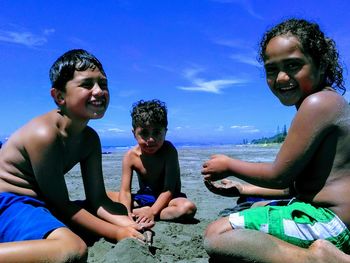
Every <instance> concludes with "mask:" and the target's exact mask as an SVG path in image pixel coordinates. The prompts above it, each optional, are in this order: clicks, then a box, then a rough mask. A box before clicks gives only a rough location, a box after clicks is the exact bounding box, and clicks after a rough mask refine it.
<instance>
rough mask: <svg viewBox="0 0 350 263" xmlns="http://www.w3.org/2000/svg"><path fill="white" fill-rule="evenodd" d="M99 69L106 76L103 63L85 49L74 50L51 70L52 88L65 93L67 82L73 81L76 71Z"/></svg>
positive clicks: (56, 62) (58, 60)
mask: <svg viewBox="0 0 350 263" xmlns="http://www.w3.org/2000/svg"><path fill="white" fill-rule="evenodd" d="M96 67H97V68H98V69H99V70H100V71H101V73H102V74H103V75H104V76H106V73H105V71H104V70H103V67H102V64H101V62H100V61H99V60H98V59H97V58H96V57H95V56H94V55H92V54H91V53H89V52H87V51H86V50H84V49H72V50H70V51H67V52H66V53H64V54H63V55H62V56H60V57H59V58H58V59H57V60H56V61H55V62H54V63H53V65H52V66H51V68H50V72H49V75H50V80H51V86H52V87H53V88H55V89H58V90H61V91H65V87H66V83H67V81H69V80H71V79H73V75H74V71H76V70H78V71H84V70H87V69H88V68H91V69H94V68H96Z"/></svg>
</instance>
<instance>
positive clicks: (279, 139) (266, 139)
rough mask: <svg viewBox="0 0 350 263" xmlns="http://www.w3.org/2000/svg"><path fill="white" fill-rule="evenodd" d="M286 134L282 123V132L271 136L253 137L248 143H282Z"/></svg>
mask: <svg viewBox="0 0 350 263" xmlns="http://www.w3.org/2000/svg"><path fill="white" fill-rule="evenodd" d="M277 130H279V129H277ZM286 136H287V128H286V125H284V127H283V131H282V132H277V134H276V135H274V136H272V137H263V138H260V139H254V140H252V141H251V142H250V143H251V144H266V143H282V142H284V140H285V138H286Z"/></svg>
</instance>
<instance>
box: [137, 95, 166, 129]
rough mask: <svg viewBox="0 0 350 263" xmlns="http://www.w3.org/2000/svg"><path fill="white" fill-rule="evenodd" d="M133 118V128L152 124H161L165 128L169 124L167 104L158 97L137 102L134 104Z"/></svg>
mask: <svg viewBox="0 0 350 263" xmlns="http://www.w3.org/2000/svg"><path fill="white" fill-rule="evenodd" d="M131 118H132V127H133V129H136V128H137V127H147V126H150V125H159V126H161V127H164V128H167V126H168V117H167V108H166V105H165V103H164V102H162V101H160V100H156V99H154V100H149V101H144V100H140V101H137V102H135V103H134V104H133V105H132V110H131Z"/></svg>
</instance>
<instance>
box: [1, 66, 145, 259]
mask: <svg viewBox="0 0 350 263" xmlns="http://www.w3.org/2000/svg"><path fill="white" fill-rule="evenodd" d="M51 95H52V97H53V98H54V100H55V102H56V104H57V105H58V106H59V109H56V110H52V111H50V112H48V113H46V114H44V115H41V116H39V117H37V118H34V119H33V120H31V121H30V122H29V123H27V124H26V125H25V126H23V127H22V128H20V129H19V130H17V131H16V132H15V133H14V134H13V135H12V136H11V137H10V138H9V140H8V141H7V142H6V144H4V145H3V147H2V148H1V150H0V192H12V193H17V194H23V195H27V196H32V197H39V198H41V197H44V198H45V200H46V201H47V202H48V203H49V204H50V206H52V207H53V208H54V209H55V211H56V212H57V214H59V215H61V216H62V218H66V219H69V222H70V223H71V224H72V225H79V226H80V229H81V230H83V231H86V232H88V233H91V234H95V235H97V236H101V237H104V238H106V239H108V240H110V241H113V242H117V241H118V240H121V239H124V238H138V239H140V240H144V236H143V235H142V234H141V233H140V232H139V231H140V230H142V227H141V226H140V225H138V224H136V223H135V222H134V221H132V220H130V218H129V217H128V216H127V215H118V214H117V213H111V212H108V211H107V210H106V209H105V208H104V207H103V205H102V204H105V203H108V202H107V200H109V199H108V197H107V194H106V191H105V186H104V182H103V176H102V167H101V165H102V163H101V144H100V140H99V137H98V135H97V133H96V132H95V131H94V130H93V129H92V128H90V127H89V126H87V124H88V122H89V120H90V119H99V118H101V117H102V116H103V115H104V113H105V111H106V109H107V107H108V102H109V93H108V88H107V79H106V77H105V76H104V75H103V74H101V72H100V71H99V70H98V69H97V68H95V69H88V70H86V71H75V73H74V76H73V79H72V80H69V81H68V82H67V83H66V87H65V91H60V90H57V89H55V88H53V89H52V90H51ZM78 163H80V166H81V174H82V179H83V181H84V187H85V193H86V199H87V201H88V203H89V204H91V206H93V209H95V211H97V212H96V213H97V214H92V213H90V212H88V211H87V210H85V209H82V208H80V207H79V206H77V205H76V204H75V203H73V202H71V201H70V200H69V196H68V190H67V186H66V183H65V179H64V174H65V173H66V172H67V171H69V170H70V169H71V168H72V167H73V166H75V165H76V164H78ZM86 249H87V248H86V244H85V243H84V241H83V240H82V239H80V237H78V236H77V235H75V234H74V233H73V232H71V231H70V230H69V229H68V228H65V227H63V228H58V229H56V230H55V231H53V232H52V233H50V234H49V235H48V236H47V238H46V239H43V240H32V241H26V242H14V243H1V244H0V261H1V262H5V261H9V260H13V262H20V261H23V259H28V261H29V262H38V258H39V259H41V260H42V259H45V260H46V261H45V262H63V261H68V260H69V258H66V257H65V256H66V255H67V254H69V253H72V255H71V256H72V257H71V259H74V258H75V259H77V258H78V257H80V258H86V256H87V254H86V252H87V250H86ZM14 251H16V253H14ZM77 251H80V255H79V254H77ZM73 253H75V254H73ZM24 255H25V256H24Z"/></svg>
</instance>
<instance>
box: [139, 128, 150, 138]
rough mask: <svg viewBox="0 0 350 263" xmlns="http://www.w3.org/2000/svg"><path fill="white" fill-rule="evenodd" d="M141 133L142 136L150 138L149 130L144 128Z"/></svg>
mask: <svg viewBox="0 0 350 263" xmlns="http://www.w3.org/2000/svg"><path fill="white" fill-rule="evenodd" d="M139 134H140V136H141V137H142V138H148V137H149V135H150V133H149V132H148V131H144V130H143V131H141V132H140V133H139Z"/></svg>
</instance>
